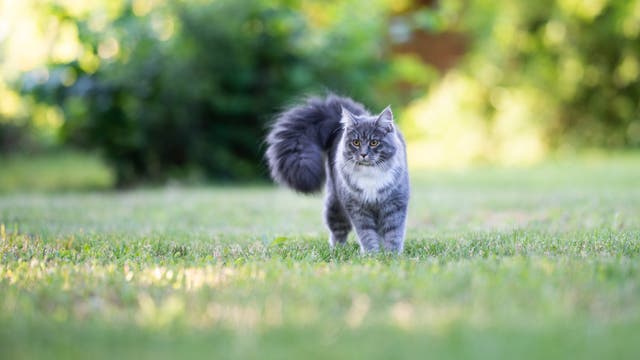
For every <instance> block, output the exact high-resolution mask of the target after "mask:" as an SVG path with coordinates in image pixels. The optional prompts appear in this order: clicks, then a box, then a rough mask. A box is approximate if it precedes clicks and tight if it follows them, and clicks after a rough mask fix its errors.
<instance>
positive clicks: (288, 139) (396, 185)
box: [266, 95, 409, 253]
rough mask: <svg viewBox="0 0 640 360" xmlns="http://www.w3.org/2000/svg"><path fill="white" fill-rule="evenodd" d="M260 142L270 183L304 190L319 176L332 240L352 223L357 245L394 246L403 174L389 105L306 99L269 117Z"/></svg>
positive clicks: (400, 229) (316, 184)
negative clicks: (370, 108)
mask: <svg viewBox="0 0 640 360" xmlns="http://www.w3.org/2000/svg"><path fill="white" fill-rule="evenodd" d="M267 145H268V148H267V153H266V156H267V160H268V162H269V167H270V170H271V176H272V177H273V179H274V180H275V181H277V182H278V183H281V184H284V185H286V186H289V187H291V188H293V189H294V190H296V191H299V192H303V193H312V192H317V191H319V190H320V189H321V188H322V185H323V184H324V183H325V180H326V185H325V187H326V196H325V209H324V217H325V223H326V225H327V227H328V228H329V231H330V233H331V236H330V239H329V241H330V244H331V245H332V246H335V245H339V244H344V243H345V242H346V240H347V236H348V234H349V232H350V231H351V230H352V229H355V232H356V234H357V237H358V241H359V243H360V246H361V250H362V252H365V253H366V252H377V251H380V250H384V251H391V252H396V253H399V252H402V249H403V243H404V233H405V223H406V216H407V205H408V202H409V176H408V172H407V165H406V151H405V144H404V140H403V138H402V135H401V134H400V132H399V130H398V129H397V128H396V127H395V125H394V122H393V114H392V113H391V109H390V108H386V109H384V110H383V111H382V113H380V114H379V115H371V114H369V113H368V112H367V111H366V110H365V109H364V107H363V106H362V105H361V104H359V103H356V102H354V101H353V100H351V99H349V98H344V97H338V96H335V95H329V96H328V97H326V98H310V99H308V100H307V101H306V102H305V103H303V104H301V105H298V106H295V107H292V108H290V109H289V110H287V111H285V112H283V113H282V114H280V115H279V116H278V117H277V119H276V121H275V122H274V124H273V126H272V128H271V131H270V133H269V135H268V137H267ZM327 174H328V177H327Z"/></svg>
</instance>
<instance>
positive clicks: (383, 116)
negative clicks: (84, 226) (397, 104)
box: [376, 105, 393, 132]
mask: <svg viewBox="0 0 640 360" xmlns="http://www.w3.org/2000/svg"><path fill="white" fill-rule="evenodd" d="M376 126H378V127H381V128H383V129H385V130H387V132H392V131H393V113H392V112H391V105H389V106H387V107H386V108H384V110H382V112H381V113H380V115H378V119H376Z"/></svg>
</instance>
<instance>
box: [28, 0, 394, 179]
mask: <svg viewBox="0 0 640 360" xmlns="http://www.w3.org/2000/svg"><path fill="white" fill-rule="evenodd" d="M305 4H307V2H296V1H267V0H250V1H242V2H238V1H230V0H229V1H216V2H213V3H211V4H208V3H200V2H190V3H182V2H178V3H173V2H168V3H167V4H166V5H161V6H156V7H155V8H153V9H151V10H150V11H149V12H148V13H146V14H141V11H140V9H136V8H134V7H130V6H128V7H127V6H125V7H124V8H123V9H122V11H121V13H120V14H119V15H118V16H117V17H116V18H115V19H114V21H112V22H111V23H110V24H109V25H108V26H107V28H105V29H102V31H99V32H98V31H95V30H92V24H91V21H90V19H84V20H83V19H77V18H74V17H72V16H69V15H68V14H66V13H65V11H64V9H61V8H52V11H53V12H54V13H56V14H57V15H58V16H59V17H60V18H63V19H66V20H65V21H74V22H75V24H76V26H77V28H78V30H79V35H80V39H81V40H82V43H83V44H84V47H85V49H86V53H85V54H84V55H83V56H82V57H80V58H79V59H78V60H76V61H73V62H70V63H65V64H52V65H51V66H50V69H49V72H50V74H51V76H49V80H48V82H47V83H46V84H43V85H38V84H36V85H31V82H30V81H29V76H28V75H27V76H26V77H25V78H24V81H23V91H24V92H25V93H30V94H33V95H34V96H35V97H36V98H38V99H39V100H40V101H47V102H50V103H52V104H60V105H61V107H62V109H63V112H64V115H65V123H64V126H63V135H64V137H65V139H67V141H68V142H71V143H74V144H80V145H84V146H89V147H97V148H98V149H100V150H101V151H102V153H103V154H104V155H105V156H106V158H107V159H108V160H109V161H110V163H111V164H112V165H113V166H114V168H115V170H116V174H117V179H118V184H119V185H127V184H131V183H134V182H137V181H140V180H151V181H158V180H164V179H166V178H168V177H185V176H198V177H200V176H202V177H210V178H218V179H251V178H255V177H262V176H266V174H267V172H266V171H265V169H264V165H263V163H262V145H261V144H262V139H263V137H264V133H265V128H266V124H267V123H268V121H269V120H270V118H271V117H272V116H273V114H274V113H276V112H277V111H279V110H280V109H281V108H282V106H283V105H284V104H285V103H287V102H290V101H292V100H295V99H296V98H299V97H300V96H302V95H304V94H306V93H309V92H322V91H324V90H325V89H335V90H336V91H338V92H342V93H345V94H348V95H352V96H355V97H358V98H359V99H362V100H363V101H364V102H365V103H368V104H369V105H376V106H378V105H379V104H377V103H376V92H375V87H374V86H373V85H374V82H375V80H374V79H376V78H378V77H379V75H380V74H382V73H383V72H384V71H386V66H385V65H384V63H383V61H382V55H383V49H382V47H381V43H382V42H381V39H382V38H383V37H382V35H381V34H382V30H383V28H382V25H383V21H381V16H382V13H381V12H379V13H376V12H375V11H373V12H372V11H369V12H368V13H367V16H364V15H360V16H359V15H357V13H355V14H354V13H352V12H350V11H347V8H349V6H348V5H351V6H354V5H355V6H360V7H365V6H367V4H369V2H366V1H359V2H358V1H355V2H354V1H349V2H344V1H343V2H337V3H334V4H331V5H327V7H328V9H325V10H324V11H333V13H334V15H335V16H332V17H331V19H332V20H331V21H332V23H331V24H324V23H323V20H322V19H315V20H314V18H313V17H312V16H310V15H313V14H309V13H305V12H304V11H302V10H304V9H302V6H303V5H305ZM374 8H377V7H375V6H374ZM316 15H317V14H316ZM314 21H315V22H316V23H314ZM97 63H99V65H97Z"/></svg>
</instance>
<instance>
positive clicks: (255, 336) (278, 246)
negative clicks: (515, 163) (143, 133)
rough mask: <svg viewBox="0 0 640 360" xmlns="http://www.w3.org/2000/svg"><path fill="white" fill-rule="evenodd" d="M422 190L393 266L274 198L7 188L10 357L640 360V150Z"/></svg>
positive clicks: (285, 195) (5, 319)
mask: <svg viewBox="0 0 640 360" xmlns="http://www.w3.org/2000/svg"><path fill="white" fill-rule="evenodd" d="M33 171H34V173H33V175H30V176H32V177H35V178H38V177H39V176H38V169H36V168H34V170H33ZM4 176H11V174H7V173H6V172H5V175H4ZM16 176H18V175H16ZM412 180H413V184H412V191H413V194H412V202H411V206H410V215H409V225H408V231H407V240H406V251H405V252H404V254H403V255H402V256H398V257H394V256H384V255H380V256H372V257H363V256H360V255H359V254H358V251H357V250H358V249H357V246H356V245H355V244H354V243H353V242H351V244H350V245H349V246H347V247H345V248H341V249H338V250H336V251H331V250H330V249H329V248H328V245H327V241H326V238H327V233H326V231H325V230H324V227H323V225H322V221H321V198H320V197H303V196H298V195H296V194H293V193H291V192H289V191H286V190H283V189H276V188H273V187H270V186H266V185H265V186H251V187H232V186H209V187H199V188H183V187H175V186H174V187H164V188H154V189H140V190H131V191H126V192H109V191H105V190H103V191H95V190H94V191H87V190H83V191H82V192H77V191H70V190H69V189H68V188H66V187H64V186H63V187H62V188H63V189H64V191H54V192H50V191H49V192H42V191H41V192H28V191H25V190H24V189H23V190H20V192H15V191H4V192H2V195H0V224H1V225H0V358H2V359H21V358H64V359H68V358H93V359H102V358H105V359H107V358H108V359H113V358H143V359H144V358H149V359H159V358H178V357H179V358H189V357H206V358H249V359H252V358H255V359H263V358H296V359H323V358H330V359H353V358H361V359H389V358H423V357H430V358H436V359H457V358H480V359H495V358H509V359H512V358H517V359H542V358H543V359H550V358H558V359H566V358H578V359H624V358H629V359H632V358H634V359H635V358H637V354H638V353H640V341H638V339H640V156H638V155H626V156H616V157H613V158H608V157H603V158H592V159H581V160H579V161H556V162H550V163H546V164H543V165H539V166H536V167H533V168H527V169H489V168H486V169H476V170H470V171H459V172H453V171H450V172H442V171H441V172H414V173H413V177H412ZM0 183H1V182H0ZM6 183H12V184H13V183H20V181H17V180H15V179H14V180H6ZM18 188H19V187H18ZM44 188H45V189H48V190H50V188H48V187H44ZM14 189H15V187H14ZM0 190H1V189H0Z"/></svg>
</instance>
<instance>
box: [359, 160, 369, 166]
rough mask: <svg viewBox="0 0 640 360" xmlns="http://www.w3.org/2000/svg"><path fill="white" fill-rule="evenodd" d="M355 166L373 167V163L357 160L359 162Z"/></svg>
mask: <svg viewBox="0 0 640 360" xmlns="http://www.w3.org/2000/svg"><path fill="white" fill-rule="evenodd" d="M356 165H360V166H373V163H372V162H371V161H366V160H359V161H356Z"/></svg>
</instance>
